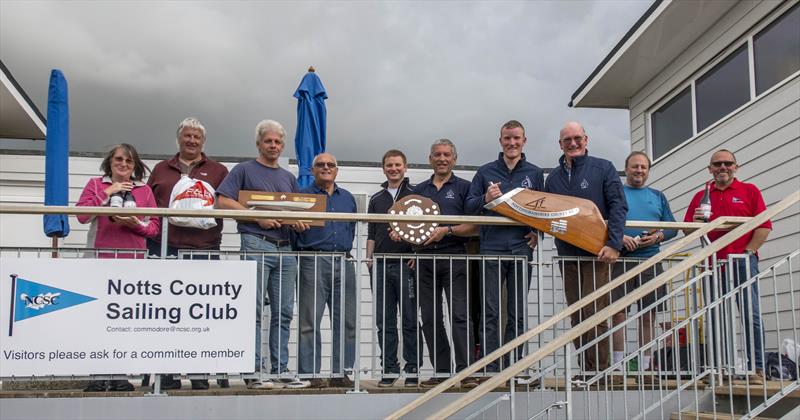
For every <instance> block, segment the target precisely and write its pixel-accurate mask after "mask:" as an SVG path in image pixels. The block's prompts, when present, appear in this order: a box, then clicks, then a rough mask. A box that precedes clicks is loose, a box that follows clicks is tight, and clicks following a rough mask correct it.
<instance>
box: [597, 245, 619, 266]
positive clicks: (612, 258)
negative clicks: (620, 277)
mask: <svg viewBox="0 0 800 420" xmlns="http://www.w3.org/2000/svg"><path fill="white" fill-rule="evenodd" d="M617 258H619V251H617V250H616V249H614V248H611V247H610V246H608V245H606V246H604V247H603V248H602V249H601V250H600V253H599V254H597V259H598V260H600V262H604V263H608V264H614V263H615V262H617Z"/></svg>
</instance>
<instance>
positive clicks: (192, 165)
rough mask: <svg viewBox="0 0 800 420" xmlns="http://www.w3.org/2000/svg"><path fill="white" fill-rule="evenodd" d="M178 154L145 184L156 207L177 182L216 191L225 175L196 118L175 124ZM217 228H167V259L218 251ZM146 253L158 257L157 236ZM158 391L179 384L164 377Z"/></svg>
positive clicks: (197, 385)
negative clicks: (182, 253)
mask: <svg viewBox="0 0 800 420" xmlns="http://www.w3.org/2000/svg"><path fill="white" fill-rule="evenodd" d="M177 143H178V153H176V154H175V156H173V157H172V158H171V159H167V160H164V161H161V162H159V163H158V164H157V165H156V166H155V168H153V172H152V173H151V174H150V178H149V179H148V180H147V185H149V186H150V188H151V189H152V190H153V195H154V196H155V198H156V204H157V205H158V207H169V204H170V203H169V199H170V195H171V194H172V188H173V187H174V186H175V184H176V183H177V182H178V180H180V179H181V176H183V175H188V176H189V177H190V178H193V179H198V180H201V181H205V182H208V183H209V185H211V186H212V187H214V189H216V188H217V187H218V186H219V184H220V183H221V182H222V180H223V179H225V176H226V175H228V168H226V167H225V166H224V165H222V164H221V163H219V162H217V161H215V160H213V159H210V158H208V157H207V156H206V154H205V153H203V146H205V143H206V128H205V127H203V124H201V123H200V121H198V120H197V119H196V118H191V117H189V118H186V119H184V120H183V121H181V123H180V124H179V125H178V131H177ZM216 221H217V226H215V227H213V228H211V229H207V230H203V229H197V228H190V227H181V226H174V225H171V224H166V225H167V226H169V232H168V236H167V256H168V257H177V256H178V250H179V249H185V250H200V251H215V250H219V245H220V242H221V241H222V219H216ZM163 226H164V225H163V224H162V229H163ZM147 250H148V253H149V254H150V255H151V256H156V257H160V256H161V236H158V237H156V238H153V239H148V240H147ZM184 259H195V260H208V259H213V260H218V259H219V255H212V253H206V252H197V253H189V254H187V255H185V256H184ZM217 382H218V383H219V384H220V386H223V387H227V386H228V381H227V380H219V381H217ZM161 388H162V389H178V388H180V381H178V380H172V379H169V376H168V375H165V376H162V381H161ZM192 389H208V381H206V380H194V379H193V380H192Z"/></svg>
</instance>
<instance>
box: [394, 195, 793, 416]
mask: <svg viewBox="0 0 800 420" xmlns="http://www.w3.org/2000/svg"><path fill="white" fill-rule="evenodd" d="M798 201H800V191H795V192H794V193H792V194H790V195H789V196H787V197H786V198H784V199H783V200H781V201H780V202H779V203H777V204H775V205H774V206H772V207H770V208H768V209H767V210H766V211H764V212H762V213H760V214H759V215H757V216H755V217H753V218H748V219H749V220H748V221H747V222H745V223H743V224H741V225H740V226H738V227H737V228H735V229H733V230H732V231H730V232H728V233H727V234H725V235H724V236H723V237H721V238H719V239H717V240H716V241H714V242H712V243H711V245H710V246H708V247H705V248H703V249H701V250H700V251H698V252H696V253H694V254H693V255H691V256H689V257H687V258H686V259H685V260H683V261H682V262H680V263H679V264H676V265H674V266H673V267H671V268H670V269H668V270H666V271H665V272H664V273H662V274H661V275H659V276H657V277H655V278H654V279H653V280H651V281H648V282H647V283H645V284H643V285H642V286H641V287H639V288H637V289H635V290H634V291H632V292H630V293H628V294H626V295H625V296H623V297H622V298H620V299H618V300H616V301H615V302H614V303H613V304H611V305H609V306H607V307H606V308H604V309H603V310H601V311H599V312H597V313H595V314H594V315H593V316H591V317H590V318H588V319H586V320H585V321H583V322H582V323H580V324H578V325H577V326H574V327H572V328H571V329H570V330H569V331H567V333H566V334H563V335H560V336H558V337H556V338H555V339H554V340H553V341H551V342H549V343H548V344H547V345H545V346H543V347H541V348H540V349H538V350H537V351H536V352H534V353H532V354H530V355H528V356H526V357H524V358H523V359H521V360H520V361H518V362H516V363H515V364H513V365H512V366H510V367H508V368H507V369H505V370H503V371H502V372H500V373H498V374H497V375H495V376H492V377H490V378H489V379H488V380H487V381H486V382H484V383H482V384H481V385H479V386H478V387H476V388H474V389H473V390H471V391H470V392H468V393H467V394H465V395H463V396H462V397H460V398H458V399H457V400H455V401H453V402H451V403H450V404H448V405H447V406H445V407H444V408H442V409H441V410H439V411H438V412H436V413H434V414H433V415H432V416H431V418H435V419H438V418H445V417H447V416H450V415H453V414H455V413H456V412H458V411H459V410H461V409H462V408H464V407H466V406H467V405H468V404H471V403H473V402H475V401H476V400H477V399H479V398H480V397H481V396H483V395H485V394H486V393H488V392H490V391H491V390H493V389H494V388H496V387H498V386H500V385H502V384H503V383H504V382H506V381H508V380H509V379H511V378H512V377H514V376H515V375H517V374H518V373H520V372H521V371H523V370H525V369H526V368H527V367H529V366H531V365H532V364H534V363H536V362H538V361H540V360H541V359H542V358H544V357H545V356H547V355H549V354H551V353H553V352H554V351H555V350H556V349H558V348H560V347H562V346H564V345H566V344H568V343H570V342H572V340H573V339H575V338H576V337H578V336H580V335H581V334H583V333H585V332H586V331H588V330H590V329H591V328H594V327H595V326H596V325H597V324H599V323H600V322H602V321H604V320H607V319H608V318H610V317H611V316H612V315H614V314H615V313H617V312H619V311H620V310H622V309H623V308H625V307H627V306H629V305H631V304H632V303H634V302H635V301H637V300H639V299H641V298H642V297H644V296H645V295H647V294H648V293H651V292H653V291H655V290H656V289H657V288H658V287H659V286H661V285H662V284H665V283H666V282H667V281H668V280H670V279H671V278H673V277H674V276H676V275H677V274H680V273H681V272H683V271H684V270H686V269H688V268H690V267H691V266H693V265H694V264H696V263H698V262H700V261H702V260H704V259H706V258H708V257H709V256H711V255H712V254H713V253H715V252H717V251H718V250H719V249H721V248H722V247H724V246H726V245H728V244H729V243H731V242H733V241H734V240H735V239H736V238H739V237H741V236H742V235H744V234H745V233H747V232H749V231H750V230H752V229H754V228H756V227H758V226H759V225H760V224H762V223H763V222H765V221H766V220H769V219H771V218H772V217H774V216H775V215H776V214H778V213H780V212H782V211H784V210H786V209H787V208H789V207H790V206H792V205H794V204H795V203H797V202H798ZM732 221H733V220H732V219H729V218H728V217H721V218H718V219H716V220H714V221H712V222H710V223H706V224H705V227H703V228H701V229H698V230H696V231H694V232H692V233H690V234H689V235H687V236H685V237H684V238H682V239H681V240H679V241H676V242H672V243H671V244H670V245H669V246H668V247H666V249H664V250H662V251H661V252H659V253H658V254H656V255H654V256H653V257H650V258H649V259H647V260H646V261H644V262H642V263H641V264H639V265H637V266H636V267H634V268H632V269H631V270H628V271H627V272H625V273H624V274H622V275H621V276H619V277H617V278H616V279H614V280H613V281H611V282H609V283H608V284H606V285H604V286H603V287H600V288H598V289H596V290H595V291H594V292H592V293H590V294H589V295H587V296H585V297H583V298H582V299H581V300H579V301H578V302H576V303H574V304H572V305H570V306H568V307H567V308H565V309H564V310H562V311H561V312H559V313H558V314H555V315H553V316H552V317H551V318H549V319H548V320H547V321H545V322H543V323H542V324H539V325H537V326H536V327H534V328H532V329H530V330H528V331H526V332H525V333H524V334H522V335H520V336H518V337H517V338H515V339H513V340H511V341H510V342H508V343H506V344H505V345H503V346H502V347H500V348H498V349H497V350H495V351H493V352H492V353H491V354H489V355H488V356H485V357H483V358H482V359H480V360H478V361H476V362H475V363H473V364H472V365H470V366H468V367H467V368H465V369H463V370H462V371H461V372H458V373H457V374H456V375H454V376H452V377H450V378H448V379H447V380H445V381H444V382H442V383H440V384H439V385H437V386H436V387H434V388H432V389H430V390H429V391H428V392H426V393H425V394H423V395H421V396H420V397H418V398H417V399H415V400H414V401H412V402H411V403H409V404H408V405H406V406H404V407H402V408H401V409H399V410H397V411H396V412H394V413H392V414H390V415H389V416H387V417H386V418H387V419H399V418H400V417H402V416H404V415H406V414H409V413H410V412H411V411H413V410H415V409H417V408H419V407H420V406H421V405H422V404H424V403H425V402H427V401H429V400H431V399H432V398H433V397H435V396H436V395H439V394H440V393H442V392H443V391H445V390H447V389H449V388H450V387H452V386H454V385H455V384H456V383H458V382H460V381H461V380H462V379H464V378H466V377H468V376H469V375H471V374H473V373H475V372H477V371H478V370H480V369H482V368H483V367H485V366H486V365H488V364H489V363H491V362H492V361H493V360H495V359H497V358H499V357H501V356H502V355H504V354H505V353H508V352H509V351H512V350H513V349H515V348H516V347H517V346H519V345H520V344H523V343H525V342H526V341H528V340H529V339H531V338H533V337H535V336H537V335H539V334H541V333H542V332H544V331H546V330H548V329H549V328H550V327H553V326H555V325H556V324H557V323H559V322H561V321H563V320H565V319H567V318H568V317H569V316H570V315H571V314H573V313H575V312H577V311H579V310H580V309H581V308H583V307H584V306H586V305H589V304H591V303H593V302H594V301H595V300H596V299H597V298H598V297H600V296H602V295H605V294H607V293H609V292H611V291H612V290H613V289H615V288H617V287H619V286H621V285H623V284H624V283H625V282H627V281H628V280H630V279H631V278H633V277H635V276H638V275H639V274H641V273H642V272H644V271H645V270H647V269H648V268H650V267H652V266H653V265H655V264H656V263H658V262H660V261H661V260H662V259H664V257H666V256H669V255H671V254H673V253H675V252H677V251H679V250H680V249H682V248H683V247H685V246H686V245H689V244H691V243H692V242H694V241H696V240H698V239H700V237H701V236H703V235H705V234H706V233H707V232H709V231H711V230H714V229H717V228H718V227H719V226H720V225H722V224H723V223H726V222H728V223H729V222H732Z"/></svg>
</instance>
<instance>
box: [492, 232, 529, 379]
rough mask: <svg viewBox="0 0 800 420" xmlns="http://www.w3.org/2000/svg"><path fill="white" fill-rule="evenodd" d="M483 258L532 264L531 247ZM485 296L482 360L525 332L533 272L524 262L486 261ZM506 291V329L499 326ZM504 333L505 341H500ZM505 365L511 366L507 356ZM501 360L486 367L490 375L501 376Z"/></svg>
mask: <svg viewBox="0 0 800 420" xmlns="http://www.w3.org/2000/svg"><path fill="white" fill-rule="evenodd" d="M481 253H482V254H484V255H506V256H525V257H527V260H528V261H529V260H530V259H531V257H532V254H533V252H532V251H531V249H530V247H528V246H527V245H525V246H524V247H521V248H517V249H512V250H511V251H510V252H497V251H483V252H481ZM481 286H482V287H481V291H480V292H481V295H482V296H483V299H482V302H483V305H482V306H483V307H482V308H481V314H482V317H483V320H482V321H483V322H482V325H481V326H482V329H483V331H480V333H481V336H482V338H483V346H481V354H482V356H486V355H487V354H489V353H491V352H493V351H495V350H497V349H498V348H499V347H500V342H501V341H502V342H503V343H507V342H509V341H511V340H513V339H515V338H516V337H517V335H519V334H521V333H523V332H525V304H526V302H527V297H528V287H529V286H530V269H529V268H528V266H527V264H524V263H523V262H522V261H520V260H517V261H509V260H506V261H496V260H495V261H492V260H491V259H489V258H487V259H486V262H485V263H484V266H483V282H482V284H481ZM503 287H505V288H506V314H507V318H506V325H505V328H503V327H502V326H501V325H500V321H501V319H502V317H501V316H500V308H501V300H502V299H501V298H502V295H503V292H502V288H503ZM501 331H502V337H501ZM522 349H523V348H522V346H520V347H519V348H518V349H517V360H519V359H521V358H522ZM502 359H503V364H504V365H505V366H509V360H508V355H506V356H504V357H503V358H502ZM499 367H500V363H499V359H498V360H495V361H493V362H492V363H490V364H489V365H488V366H487V367H486V371H487V372H499V370H500V369H499Z"/></svg>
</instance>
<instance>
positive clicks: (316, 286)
mask: <svg viewBox="0 0 800 420" xmlns="http://www.w3.org/2000/svg"><path fill="white" fill-rule="evenodd" d="M344 271H345V272H344V284H342V280H343V279H342V256H341V255H335V256H334V255H327V256H326V255H320V256H317V257H316V258H315V257H312V256H301V257H300V286H299V297H298V299H299V302H298V304H299V307H300V311H299V316H300V319H299V324H300V334H299V338H298V341H299V352H298V358H297V370H298V372H299V373H319V371H320V366H321V365H322V334H321V331H320V329H321V326H322V314H323V312H324V311H325V307H326V306H327V307H328V313H329V314H331V324H333V325H332V329H333V331H332V332H333V349H332V361H331V370H332V372H333V373H338V374H341V373H343V372H344V371H343V369H342V358H341V351H340V350H341V347H342V331H341V329H342V309H344V369H351V368H352V367H353V364H354V362H355V354H356V305H357V304H358V302H357V301H356V274H355V265H353V262H352V261H346V262H345V263H344ZM343 289H344V290H343ZM342 291H344V297H343V296H342Z"/></svg>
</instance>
